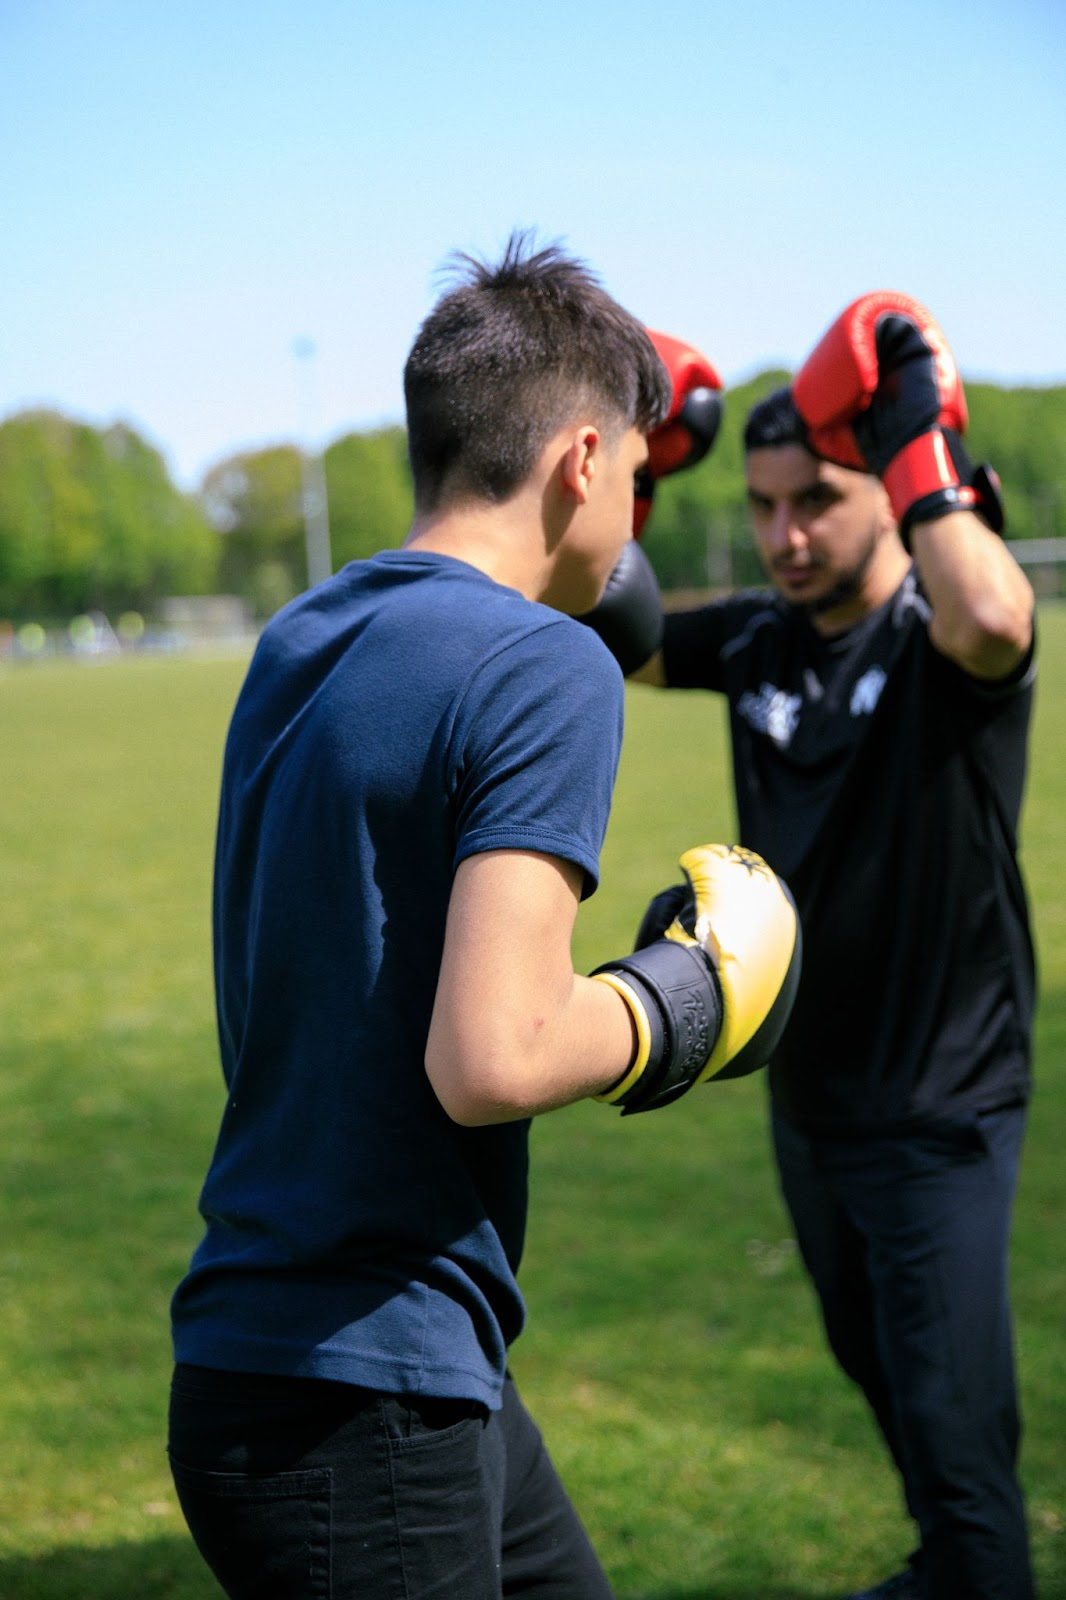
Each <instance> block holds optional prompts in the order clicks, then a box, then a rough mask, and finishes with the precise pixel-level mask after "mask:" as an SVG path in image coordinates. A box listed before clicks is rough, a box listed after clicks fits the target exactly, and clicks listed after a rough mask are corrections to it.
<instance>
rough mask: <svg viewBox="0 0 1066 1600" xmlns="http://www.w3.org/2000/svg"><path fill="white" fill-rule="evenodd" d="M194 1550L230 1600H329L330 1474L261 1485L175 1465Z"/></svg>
mask: <svg viewBox="0 0 1066 1600" xmlns="http://www.w3.org/2000/svg"><path fill="white" fill-rule="evenodd" d="M170 1469H171V1472H172V1474H173V1477H174V1487H175V1488H176V1490H177V1494H178V1501H179V1503H180V1505H181V1509H182V1512H183V1514H184V1516H185V1520H186V1522H187V1523H188V1525H189V1532H190V1533H191V1534H192V1537H193V1540H194V1541H195V1544H196V1547H197V1549H198V1550H199V1552H200V1554H201V1555H202V1556H203V1558H204V1560H205V1561H206V1562H207V1565H208V1566H209V1567H210V1568H211V1571H212V1572H213V1573H214V1575H215V1577H216V1578H217V1579H218V1582H219V1584H220V1586H221V1588H222V1589H223V1590H224V1591H225V1593H226V1594H227V1595H228V1596H229V1597H230V1600H267V1597H276V1600H283V1597H288V1596H295V1595H299V1596H301V1597H307V1600H329V1593H330V1582H331V1577H330V1572H331V1551H330V1544H331V1510H332V1507H331V1491H332V1472H331V1470H330V1468H329V1467H314V1468H308V1469H305V1470H303V1471H300V1472H277V1473H272V1474H267V1475H264V1476H262V1477H258V1476H252V1475H249V1474H247V1473H241V1472H207V1471H204V1470H203V1469H202V1468H200V1467H190V1466H187V1465H186V1464H185V1463H184V1462H181V1461H177V1460H175V1459H174V1457H173V1456H171V1458H170Z"/></svg>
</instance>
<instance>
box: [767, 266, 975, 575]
mask: <svg viewBox="0 0 1066 1600" xmlns="http://www.w3.org/2000/svg"><path fill="white" fill-rule="evenodd" d="M792 397H793V399H794V401H795V403H796V409H797V411H798V412H799V414H800V416H801V417H802V418H803V421H804V423H805V424H806V427H807V433H808V437H809V440H810V445H811V449H812V450H813V451H814V452H815V454H816V455H820V456H823V457H825V459H826V460H829V461H836V462H839V463H840V465H841V466H845V467H854V468H857V469H859V470H860V471H864V472H876V473H877V475H878V476H879V477H880V478H881V480H882V482H883V483H884V486H885V488H886V490H887V491H888V497H889V500H890V501H891V504H892V511H893V514H894V515H895V517H896V520H897V522H898V523H899V527H900V534H901V536H902V538H903V542H904V544H905V545H907V546H908V548H909V537H908V536H909V533H910V529H911V528H912V527H913V526H914V524H915V523H916V522H928V521H931V520H932V519H933V518H934V517H941V516H944V515H945V514H946V513H947V512H949V511H962V510H970V511H977V512H979V513H980V515H981V516H983V517H984V519H985V521H986V522H987V523H988V525H989V527H991V528H992V529H994V530H995V531H996V532H997V533H998V532H999V531H1000V529H1001V528H1002V527H1003V503H1002V500H1001V499H1000V494H999V480H998V479H997V478H996V476H995V473H994V472H993V471H992V469H991V468H990V467H988V466H981V467H978V468H974V466H973V463H972V462H971V461H970V458H969V456H968V455H967V453H966V450H965V448H964V446H963V443H962V437H961V436H962V434H963V433H964V432H965V431H966V425H967V422H968V420H969V417H968V413H967V409H966V396H965V393H964V391H963V387H962V381H961V379H960V377H959V374H958V369H957V368H956V366H955V360H954V357H953V356H952V354H951V351H950V349H949V348H948V344H947V340H946V339H945V338H944V335H943V333H942V332H941V330H940V328H939V327H938V325H937V323H936V322H935V321H934V320H933V318H932V317H931V316H930V314H929V312H928V311H927V310H926V309H925V307H924V306H922V305H919V303H918V301H917V300H912V299H911V297H910V296H909V295H905V294H897V293H894V292H893V291H891V290H883V291H878V292H876V293H874V294H866V295H863V296H862V297H861V298H860V299H858V300H855V301H853V302H852V304H851V305H850V306H848V308H847V310H846V311H844V312H842V313H841V315H840V316H839V317H838V318H837V320H836V321H835V322H834V323H833V325H832V327H831V328H830V329H829V331H828V332H827V333H826V334H825V335H824V336H823V338H822V339H821V341H820V342H819V343H818V344H817V345H816V347H815V348H814V350H813V351H812V352H811V354H810V355H809V356H808V357H807V359H806V361H805V362H804V363H803V366H802V367H801V368H800V370H799V372H798V373H797V374H796V377H795V379H794V380H793V384H792Z"/></svg>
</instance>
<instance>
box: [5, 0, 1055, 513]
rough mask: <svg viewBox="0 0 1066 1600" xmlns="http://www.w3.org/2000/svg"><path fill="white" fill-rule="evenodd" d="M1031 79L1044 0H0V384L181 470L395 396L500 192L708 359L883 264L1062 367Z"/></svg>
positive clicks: (1024, 367) (1041, 65)
mask: <svg viewBox="0 0 1066 1600" xmlns="http://www.w3.org/2000/svg"><path fill="white" fill-rule="evenodd" d="M1064 81H1066V6H1063V5H1062V3H1061V0H898V3H896V4H895V5H892V6H889V7H886V6H884V5H882V4H881V3H879V0H850V3H844V0H819V3H818V4H817V5H815V4H810V5H805V4H803V3H801V0H792V3H788V0H761V3H760V0H749V3H747V4H744V3H741V0H730V3H729V4H720V3H717V0H685V3H679V0H645V3H644V4H641V5H638V4H635V3H631V0H615V3H613V4H610V3H607V0H583V3H580V4H578V3H570V4H566V3H560V0H538V3H537V4H535V5H518V4H511V3H508V0H436V3H433V4H430V3H426V0H391V4H387V5H386V4H382V3H378V4H375V5H370V4H366V3H364V0H349V3H340V0H181V3H180V4H175V3H174V0H0V149H2V150H3V152H4V160H3V163H2V168H0V307H2V308H3V314H2V316H0V417H2V416H6V415H8V414H10V413H11V412H12V411H14V410H17V409H19V408H21V407H23V406H27V405H38V404H46V405H52V406H55V407H58V408H59V409H61V410H63V411H65V412H66V413H67V414H69V415H72V416H77V417H80V418H85V419H87V420H89V421H92V422H95V423H101V422H106V421H110V420H112V419H114V418H122V419H124V420H126V421H128V422H130V423H132V424H133V425H134V426H135V427H136V428H138V429H139V430H140V431H141V432H142V433H144V434H145V435H146V436H147V437H148V438H149V439H150V440H151V441H152V442H153V443H154V444H155V445H157V446H158V448H160V449H161V450H162V451H163V453H164V455H165V456H166V458H167V461H168V464H169V466H170V468H171V471H172V472H173V474H174V476H175V478H176V480H177V481H178V482H180V483H181V484H182V485H183V486H185V487H191V486H193V485H194V484H195V483H196V482H197V480H198V478H199V476H200V475H201V474H202V472H203V471H204V470H205V468H206V467H208V466H209V465H210V464H211V463H212V462H214V461H216V460H218V459H220V458H221V457H223V456H225V455H226V454H229V453H231V452H233V451H234V450H237V449H241V448H250V447H256V446H259V445H262V444H266V443H271V442H275V441H277V440H279V439H303V440H304V441H306V442H310V443H314V444H321V443H324V442H326V441H328V440H329V439H331V438H334V437H336V436H337V435H338V434H340V433H342V432H345V431H347V430H348V429H350V428H353V427H368V426H373V425H376V424H378V423H381V422H383V421H391V420H396V419H398V418H399V417H400V415H401V409H402V407H401V381H400V375H401V368H402V365H403V360H404V357H405V355H406V352H407V349H408V347H409V345H410V342H411V338H412V337H413V334H414V332H415V329H416V327H417V325H418V323H419V321H420V320H421V318H422V317H423V316H424V315H425V313H426V311H427V310H428V309H429V307H430V305H431V304H432V301H433V299H434V297H435V294H436V291H437V286H438V283H439V279H438V278H437V276H436V272H437V269H438V268H439V266H440V264H441V262H442V260H443V259H444V258H445V256H446V255H447V254H448V252H449V251H450V250H452V249H455V248H458V249H464V250H471V251H473V252H475V253H477V254H487V255H490V256H491V255H494V254H495V253H496V252H497V251H498V249H499V248H500V246H501V244H502V242H503V241H504V240H505V238H506V236H507V234H508V233H509V232H510V230H511V229H512V227H514V226H516V225H517V226H524V227H531V228H535V229H536V230H537V232H538V235H539V237H540V238H541V239H542V240H543V241H545V242H546V241H549V240H562V241H564V242H565V243H566V244H567V245H568V246H569V247H570V248H571V249H572V250H573V251H574V252H575V253H576V254H578V255H580V256H582V257H583V258H584V259H586V260H587V261H589V262H590V263H591V265H592V266H593V267H595V268H596V270H597V272H598V273H599V274H600V276H601V277H602V279H603V281H604V282H605V284H606V285H607V287H608V288H609V289H610V290H611V292H612V293H613V294H615V295H616V296H617V298H618V299H620V300H621V301H622V302H623V303H624V304H626V305H627V306H629V308H630V309H631V310H632V311H634V312H635V313H636V314H637V315H639V316H641V317H642V318H643V319H644V320H645V321H646V322H648V323H649V324H650V325H652V326H654V327H660V328H663V329H665V330H666V331H668V332H671V333H675V334H677V335H680V336H683V337H688V338H691V339H692V340H693V341H694V342H695V343H697V344H699V345H700V346H701V347H702V348H703V349H704V350H705V351H706V353H707V354H708V355H709V356H710V357H711V359H712V360H713V361H714V362H715V363H716V364H717V365H718V366H719V368H720V370H721V371H722V373H723V376H724V377H725V378H726V379H727V381H730V380H738V379H742V378H744V377H745V376H747V375H749V374H750V373H752V372H753V371H755V370H757V369H758V368H760V367H764V366H767V365H770V364H772V363H774V364H777V363H779V364H786V365H794V364H795V363H796V362H798V361H799V360H800V359H802V356H803V355H804V353H805V351H806V350H807V349H808V348H809V347H810V346H811V344H813V342H814V341H815V339H816V338H817V337H818V335H819V334H820V333H821V332H822V330H823V329H824V328H825V327H826V326H827V324H828V323H829V322H830V321H831V320H832V319H833V317H834V316H835V315H836V314H837V312H838V311H839V310H841V309H842V307H843V306H844V305H845V304H847V302H848V301H850V300H851V299H853V298H854V297H855V296H856V295H859V294H861V293H863V292H865V291H866V290H869V289H874V288H896V289H901V290H904V291H905V292H907V293H909V294H912V295H915V296H916V297H917V298H918V299H920V300H922V301H924V302H925V304H926V305H928V306H929V307H930V308H931V309H932V311H933V312H934V314H935V315H936V316H937V318H938V319H939V321H940V322H941V323H942V325H943V327H944V328H945V331H946V332H947V335H948V338H949V340H950V342H951V344H952V346H953V347H954V350H955V353H956V356H957V358H958V361H959V365H960V367H961V369H962V371H963V373H964V374H965V375H968V376H971V377H982V378H991V379H994V380H996V381H999V382H1004V383H1020V382H1037V383H1048V382H1066V316H1064V302H1066V270H1064V269H1066V93H1064V89H1063V84H1064ZM300 338H308V339H310V340H311V341H313V344H314V349H315V355H314V357H313V358H312V359H303V360H300V359H298V358H297V357H296V355H295V354H294V344H295V342H296V341H297V340H299V339H300Z"/></svg>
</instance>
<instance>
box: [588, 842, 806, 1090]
mask: <svg viewBox="0 0 1066 1600" xmlns="http://www.w3.org/2000/svg"><path fill="white" fill-rule="evenodd" d="M680 866H681V869H682V871H683V872H684V874H685V880H686V881H685V883H684V884H683V885H677V886H676V887H675V888H672V889H669V890H665V891H664V892H663V894H661V895H657V896H656V898H655V900H654V901H653V902H652V906H651V907H649V911H648V913H647V914H646V916H645V920H644V923H643V924H642V934H644V933H646V930H647V927H648V923H649V918H652V919H653V920H654V918H655V917H656V916H658V917H662V916H663V909H664V907H665V908H666V909H667V910H668V913H669V915H670V917H671V918H672V920H670V922H669V925H668V926H667V927H666V929H665V932H664V933H663V934H662V936H661V937H652V938H651V939H650V941H649V942H644V943H643V946H642V948H638V949H637V950H635V951H634V952H633V954H632V955H629V956H622V957H621V958H620V959H619V960H617V961H608V962H606V963H605V964H604V965H603V966H602V967H598V968H597V969H596V971H595V972H594V973H593V974H592V977H593V978H596V979H598V980H599V981H600V982H601V983H607V984H609V985H610V986H611V988H612V989H614V990H615V991H616V992H617V993H618V994H619V995H621V997H622V999H623V1000H624V1001H625V1003H626V1005H627V1006H628V1007H629V1011H630V1014H631V1016H632V1018H633V1024H634V1027H635V1030H636V1036H637V1048H636V1054H635V1056H634V1059H633V1061H632V1062H631V1064H630V1066H629V1068H628V1069H627V1071H626V1072H625V1073H624V1074H623V1075H622V1077H621V1078H619V1080H618V1082H617V1083H615V1084H612V1086H611V1087H610V1088H609V1089H607V1090H606V1091H605V1092H604V1093H603V1094H601V1095H598V1096H597V1099H599V1100H603V1101H605V1102H607V1104H609V1105H614V1106H618V1107H619V1108H620V1110H621V1112H622V1115H623V1116H629V1115H631V1114H632V1113H634V1112H637V1111H652V1110H655V1109H657V1108H658V1107H659V1106H665V1105H669V1104H670V1102H671V1101H672V1100H677V1099H678V1098H679V1097H680V1096H681V1095H683V1094H686V1093H687V1092H688V1090H689V1089H691V1088H692V1087H693V1085H694V1084H697V1083H708V1082H710V1080H711V1079H712V1078H738V1077H742V1076H743V1075H744V1074H745V1073H749V1072H755V1071H756V1070H757V1069H758V1068H759V1067H763V1066H765V1065H766V1062H767V1061H768V1059H769V1057H770V1056H771V1054H772V1053H773V1051H774V1049H775V1047H776V1045H777V1043H778V1041H779V1039H780V1038H781V1034H782V1033H783V1031H784V1028H785V1024H786V1022H787V1021H788V1018H789V1013H790V1012H791V1010H792V1003H793V1000H794V999H795V996H796V988H797V985H798V983H799V975H800V961H801V949H802V940H801V935H800V925H799V918H798V916H797V914H796V907H795V903H794V901H793V899H792V896H791V894H790V893H789V891H788V888H787V887H786V885H785V884H784V883H783V882H782V880H781V879H780V878H779V877H778V876H777V874H776V873H775V872H773V871H772V870H771V868H770V867H768V866H767V864H766V862H765V861H764V860H763V859H762V857H761V856H759V855H756V854H755V852H754V851H753V850H745V849H742V848H741V847H739V846H736V845H725V844H706V845H700V846H698V847H697V848H696V849H694V850H688V851H686V852H685V854H684V855H683V856H682V857H681V860H680ZM662 925H663V924H662V921H660V923H659V926H660V927H661V926H662ZM641 943H642V940H641V935H638V945H641Z"/></svg>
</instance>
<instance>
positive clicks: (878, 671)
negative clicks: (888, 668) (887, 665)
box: [848, 667, 885, 717]
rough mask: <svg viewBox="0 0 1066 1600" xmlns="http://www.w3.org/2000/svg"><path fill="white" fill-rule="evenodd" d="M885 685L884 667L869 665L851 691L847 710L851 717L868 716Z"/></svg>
mask: <svg viewBox="0 0 1066 1600" xmlns="http://www.w3.org/2000/svg"><path fill="white" fill-rule="evenodd" d="M884 686H885V669H884V667H870V668H869V669H868V670H867V671H866V672H864V673H863V675H862V677H861V678H860V679H859V681H858V683H857V684H856V685H855V687H854V689H853V690H852V691H851V701H850V704H849V706H848V710H849V711H850V712H851V714H852V716H853V717H861V716H869V715H870V712H871V711H873V710H874V709H875V707H876V705H877V702H878V701H879V700H880V698H881V690H882V689H883V688H884Z"/></svg>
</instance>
